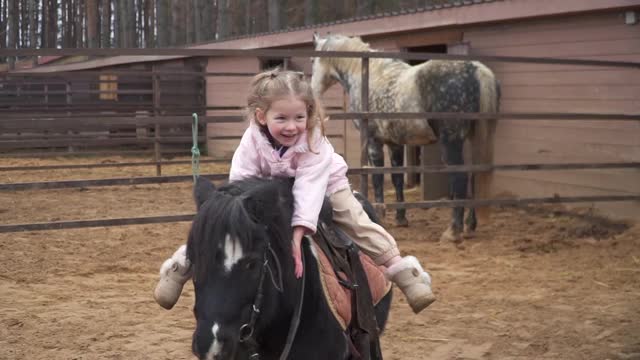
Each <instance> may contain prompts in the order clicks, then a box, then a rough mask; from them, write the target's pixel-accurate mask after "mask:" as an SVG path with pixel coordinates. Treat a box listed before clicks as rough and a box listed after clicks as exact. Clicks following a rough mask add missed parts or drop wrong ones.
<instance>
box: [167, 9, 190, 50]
mask: <svg viewBox="0 0 640 360" xmlns="http://www.w3.org/2000/svg"><path fill="white" fill-rule="evenodd" d="M185 4H186V3H185V2H182V1H172V2H171V25H172V26H171V46H180V45H184V44H185V43H186V40H187V31H186V24H185Z"/></svg>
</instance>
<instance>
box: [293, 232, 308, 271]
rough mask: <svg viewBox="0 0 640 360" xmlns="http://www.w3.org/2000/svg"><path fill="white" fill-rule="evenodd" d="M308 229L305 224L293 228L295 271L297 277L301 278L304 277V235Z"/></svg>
mask: <svg viewBox="0 0 640 360" xmlns="http://www.w3.org/2000/svg"><path fill="white" fill-rule="evenodd" d="M306 231H307V229H306V228H305V227H303V226H296V227H294V228H293V241H292V244H291V250H292V255H293V264H294V273H295V275H296V279H300V278H301V277H302V272H303V268H302V249H301V246H302V237H303V236H304V234H305V232H306Z"/></svg>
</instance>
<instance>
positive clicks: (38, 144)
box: [0, 136, 205, 150]
mask: <svg viewBox="0 0 640 360" xmlns="http://www.w3.org/2000/svg"><path fill="white" fill-rule="evenodd" d="M156 140H157V141H159V142H160V143H163V144H182V143H191V141H192V139H191V137H188V136H176V137H160V138H157V139H156V138H135V139H46V140H2V141H0V149H3V150H7V149H30V148H43V147H45V148H46V147H61V146H86V147H101V146H116V145H146V144H153V143H154V142H155V141H156ZM198 140H199V141H201V142H202V141H205V136H199V139H198Z"/></svg>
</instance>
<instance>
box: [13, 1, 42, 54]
mask: <svg viewBox="0 0 640 360" xmlns="http://www.w3.org/2000/svg"><path fill="white" fill-rule="evenodd" d="M9 1H11V0H9ZM41 21H42V28H41V32H40V46H42V47H43V48H48V47H49V38H48V37H47V34H48V33H49V0H42V18H41ZM8 29H9V28H8V27H7V30H8Z"/></svg>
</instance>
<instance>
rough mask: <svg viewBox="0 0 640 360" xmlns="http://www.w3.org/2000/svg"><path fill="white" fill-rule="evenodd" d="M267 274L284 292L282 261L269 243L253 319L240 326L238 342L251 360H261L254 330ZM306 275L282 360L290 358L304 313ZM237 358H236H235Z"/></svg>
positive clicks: (280, 290) (281, 355)
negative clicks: (272, 265)
mask: <svg viewBox="0 0 640 360" xmlns="http://www.w3.org/2000/svg"><path fill="white" fill-rule="evenodd" d="M269 253H270V254H271V256H272V257H273V259H274V263H275V264H276V268H277V271H278V278H277V279H276V278H275V276H274V274H273V271H272V270H271V268H270V267H269V258H268V255H269ZM302 265H303V268H306V266H305V259H304V252H302ZM267 272H268V273H269V275H270V278H271V283H272V284H273V287H274V288H275V289H276V290H277V291H278V292H280V293H282V292H283V290H284V289H283V286H282V266H281V265H280V261H279V260H278V258H277V257H276V254H275V252H274V251H273V248H272V247H271V244H270V243H267V249H266V250H265V252H264V256H263V263H262V269H261V271H260V280H259V282H258V290H257V292H256V297H255V300H254V301H253V304H252V305H251V317H250V318H249V322H248V323H245V324H242V326H240V331H239V335H238V342H239V343H244V344H246V345H247V347H248V348H249V350H250V353H251V355H249V359H251V360H259V359H260V354H259V353H258V347H259V344H258V341H257V340H256V339H255V337H254V330H255V326H256V322H257V321H258V317H259V316H260V312H261V307H262V300H263V298H264V279H265V275H266V274H267ZM305 279H306V276H305V273H304V272H303V274H302V284H301V286H300V297H299V298H298V302H297V304H296V308H295V310H294V314H293V316H292V317H291V323H290V325H289V333H288V334H287V341H286V343H285V346H284V349H283V350H282V353H281V354H280V360H286V359H287V357H289V352H290V351H291V346H292V345H293V341H294V340H295V337H296V333H297V332H298V325H300V315H301V313H302V304H303V299H304V288H305ZM234 357H235V356H234Z"/></svg>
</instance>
